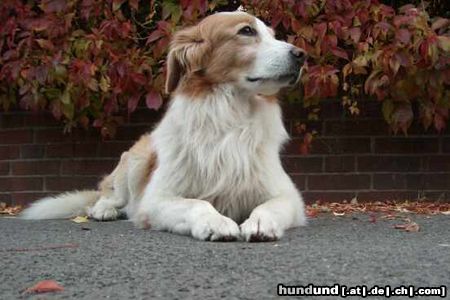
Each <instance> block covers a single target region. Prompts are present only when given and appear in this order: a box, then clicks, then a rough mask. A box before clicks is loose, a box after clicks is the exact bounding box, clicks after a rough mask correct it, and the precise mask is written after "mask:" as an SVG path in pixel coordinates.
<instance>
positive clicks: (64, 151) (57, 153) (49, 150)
mask: <svg viewBox="0 0 450 300" xmlns="http://www.w3.org/2000/svg"><path fill="white" fill-rule="evenodd" d="M73 145H74V144H49V145H47V146H46V147H45V156H46V157H51V158H54V157H60V158H62V157H73V156H74V155H73V150H74V149H73V148H74V147H73Z"/></svg>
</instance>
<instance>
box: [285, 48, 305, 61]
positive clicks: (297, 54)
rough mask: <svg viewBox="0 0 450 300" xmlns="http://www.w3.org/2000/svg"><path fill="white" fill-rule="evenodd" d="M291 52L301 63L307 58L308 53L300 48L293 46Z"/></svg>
mask: <svg viewBox="0 0 450 300" xmlns="http://www.w3.org/2000/svg"><path fill="white" fill-rule="evenodd" d="M289 53H290V54H291V56H292V57H293V58H294V59H296V60H297V61H299V62H300V63H303V62H304V61H305V59H306V53H305V51H303V50H302V49H300V48H297V47H292V48H291V50H289Z"/></svg>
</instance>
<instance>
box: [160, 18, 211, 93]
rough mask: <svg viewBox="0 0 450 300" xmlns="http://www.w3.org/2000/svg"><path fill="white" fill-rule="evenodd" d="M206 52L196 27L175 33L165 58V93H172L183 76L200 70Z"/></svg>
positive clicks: (205, 46)
mask: <svg viewBox="0 0 450 300" xmlns="http://www.w3.org/2000/svg"><path fill="white" fill-rule="evenodd" d="M207 52H208V46H207V45H206V43H205V41H204V39H203V38H202V37H201V34H200V30H199V28H198V26H194V27H190V28H187V29H184V30H181V31H179V32H177V33H176V34H175V36H174V37H173V39H172V43H171V45H170V50H169V54H168V56H167V79H166V93H168V94H170V93H171V92H173V91H174V90H175V89H176V88H177V86H178V84H179V83H180V81H181V79H182V77H183V76H186V75H187V74H190V73H195V72H197V71H199V70H202V69H203V66H204V61H205V58H206V54H207Z"/></svg>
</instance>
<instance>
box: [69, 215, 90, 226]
mask: <svg viewBox="0 0 450 300" xmlns="http://www.w3.org/2000/svg"><path fill="white" fill-rule="evenodd" d="M71 221H72V222H75V223H77V224H80V223H87V222H89V220H88V217H87V216H78V217H75V218H73V219H72V220H71Z"/></svg>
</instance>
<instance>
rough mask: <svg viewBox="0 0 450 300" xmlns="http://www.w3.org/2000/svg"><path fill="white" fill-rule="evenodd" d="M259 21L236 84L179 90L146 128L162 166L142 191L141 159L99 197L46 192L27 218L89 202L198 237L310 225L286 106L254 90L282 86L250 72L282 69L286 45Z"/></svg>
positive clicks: (67, 212) (103, 213)
mask: <svg viewBox="0 0 450 300" xmlns="http://www.w3.org/2000/svg"><path fill="white" fill-rule="evenodd" d="M257 26H258V31H259V32H260V33H261V36H262V42H261V44H260V46H259V48H258V49H256V50H255V51H260V52H261V53H259V54H258V55H257V56H256V61H255V64H254V66H255V67H254V68H253V69H251V70H249V74H242V76H243V77H242V78H241V79H242V80H240V82H239V83H238V84H231V83H230V84H224V85H219V86H217V87H216V88H215V89H214V91H213V92H211V93H209V94H208V95H206V96H204V97H203V98H202V99H190V98H189V97H188V96H185V95H183V94H178V93H176V94H175V96H174V97H173V99H172V101H171V104H170V106H169V109H168V111H167V113H166V115H165V116H164V118H163V119H162V121H161V122H160V123H159V125H158V126H157V127H156V129H155V130H154V131H153V132H152V133H151V134H150V135H149V136H148V138H149V139H150V141H151V144H150V145H149V152H150V151H152V150H151V149H153V151H156V154H157V167H156V169H155V170H154V171H153V173H152V176H151V180H150V182H149V184H148V185H147V186H146V188H145V190H144V192H143V194H137V193H134V192H133V191H134V190H135V189H134V188H133V183H135V182H137V181H139V178H140V176H143V175H142V174H143V172H144V171H145V168H142V164H140V163H139V158H137V159H134V160H131V161H134V162H133V163H129V164H128V167H127V168H128V169H127V170H126V172H122V173H121V176H119V177H116V182H115V183H114V193H113V194H112V195H102V197H101V198H100V195H99V194H98V193H97V194H96V193H95V192H94V193H91V192H84V193H80V194H64V195H62V196H59V197H56V198H46V199H43V200H41V201H39V202H37V203H36V204H34V205H33V206H32V207H31V208H29V209H28V210H26V211H25V212H24V214H23V217H24V218H27V219H47V218H65V217H69V216H73V215H74V214H75V213H77V212H80V211H81V212H82V211H83V209H84V211H87V212H88V213H89V214H90V215H91V216H93V217H94V218H97V219H102V220H104V219H114V218H115V217H116V216H117V209H118V208H122V207H124V206H125V207H124V208H125V211H126V212H127V214H128V216H129V218H130V219H132V220H133V222H134V223H135V224H136V225H137V226H138V227H147V226H148V225H150V226H151V228H152V229H156V230H166V231H171V232H176V233H179V234H187V235H192V236H193V237H195V238H197V239H201V240H205V239H208V238H209V239H211V240H217V239H221V238H224V237H239V236H241V237H243V238H244V239H245V240H250V239H251V237H252V236H255V235H256V236H265V237H269V238H273V239H277V238H280V237H281V236H282V235H283V233H284V231H285V230H286V229H288V228H291V227H295V226H299V225H304V224H305V222H306V218H305V212H304V204H303V199H302V197H301V195H300V193H299V191H298V190H297V189H296V187H295V185H294V184H293V182H292V181H291V179H290V178H289V176H288V175H287V174H286V172H285V171H284V170H283V168H282V166H281V161H280V157H279V151H280V148H281V146H282V144H283V143H284V142H285V141H286V140H287V138H288V135H287V133H286V130H285V129H284V126H283V122H282V116H281V110H280V107H279V105H278V103H277V102H275V101H267V99H264V98H262V97H260V96H257V94H259V93H262V94H273V93H275V92H276V91H277V90H278V89H280V88H281V86H279V85H277V84H276V83H271V82H268V83H266V84H265V85H261V84H260V85H258V83H251V82H248V81H246V80H245V76H248V75H253V76H266V75H267V76H272V75H274V74H275V75H276V74H277V72H279V70H278V69H281V71H282V69H283V68H286V64H287V63H288V62H287V60H286V58H285V57H288V55H289V53H288V51H289V47H290V46H289V44H287V43H284V42H281V41H277V40H275V39H274V38H273V37H272V35H271V34H270V33H269V31H268V29H267V28H266V27H265V25H264V24H263V23H262V22H261V21H259V20H257ZM267 49H269V50H270V51H268V50H267ZM267 61H269V62H270V63H269V64H267V63H266V62H267ZM264 66H265V67H264ZM277 68H278V69H277ZM126 156H127V154H126V153H125V154H124V155H123V156H122V159H124V158H126ZM95 201H97V202H96V204H95V205H94V206H93V207H92V205H93V202H95ZM87 206H90V208H87V209H86V207H87ZM238 224H241V225H240V226H239V225H238Z"/></svg>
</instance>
